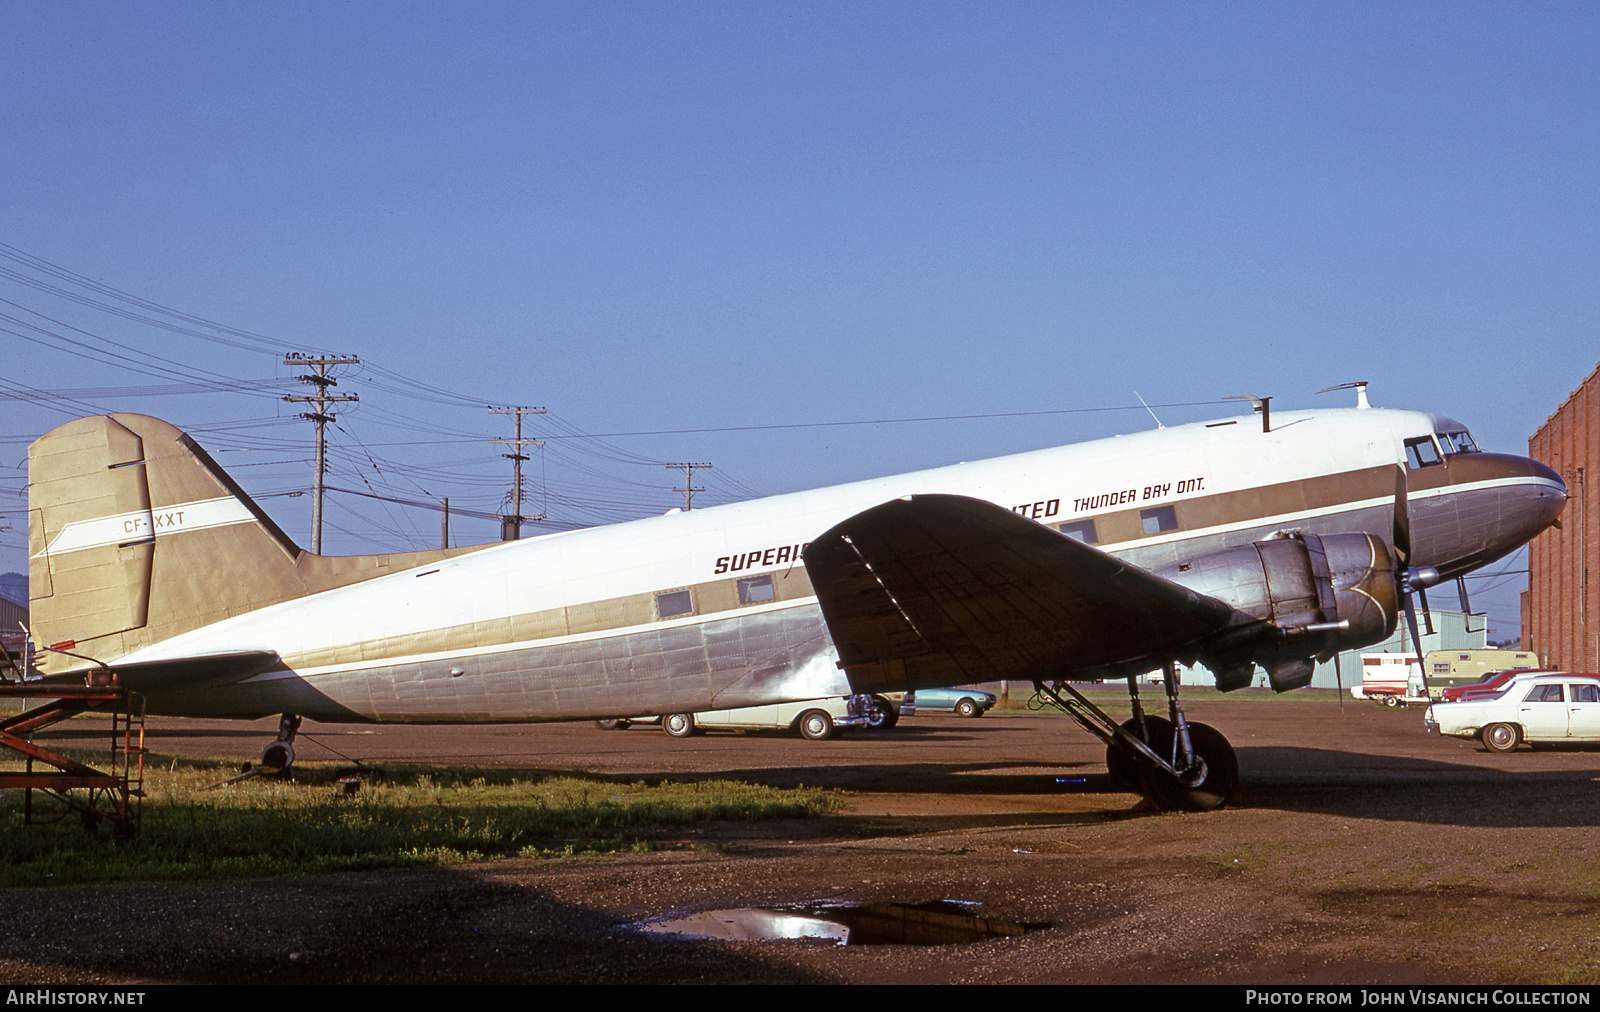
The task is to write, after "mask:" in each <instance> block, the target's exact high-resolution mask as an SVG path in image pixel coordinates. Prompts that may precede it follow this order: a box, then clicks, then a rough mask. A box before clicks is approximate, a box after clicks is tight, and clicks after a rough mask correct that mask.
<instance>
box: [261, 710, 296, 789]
mask: <svg viewBox="0 0 1600 1012" xmlns="http://www.w3.org/2000/svg"><path fill="white" fill-rule="evenodd" d="M298 730H300V718H299V717H297V716H295V715H294V714H292V713H286V714H284V715H283V716H282V717H279V718H278V738H277V740H276V741H274V742H273V743H272V744H270V745H268V746H267V747H266V748H264V749H262V750H261V765H262V766H264V767H266V768H267V769H268V770H272V771H274V772H276V773H278V774H279V775H282V774H284V773H287V772H289V767H290V766H293V765H294V735H295V732H296V731H298Z"/></svg>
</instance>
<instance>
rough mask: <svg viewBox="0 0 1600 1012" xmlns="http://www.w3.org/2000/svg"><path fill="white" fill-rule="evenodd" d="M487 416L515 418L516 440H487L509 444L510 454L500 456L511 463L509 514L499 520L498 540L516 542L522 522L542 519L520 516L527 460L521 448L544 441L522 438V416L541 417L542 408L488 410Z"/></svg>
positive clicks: (520, 535) (542, 443) (541, 518)
mask: <svg viewBox="0 0 1600 1012" xmlns="http://www.w3.org/2000/svg"><path fill="white" fill-rule="evenodd" d="M489 414H491V415H516V416H517V438H515V439H491V440H489V442H491V443H510V444H511V446H512V452H511V453H502V454H501V455H500V456H502V457H504V458H506V459H507V460H509V461H511V513H510V514H509V515H507V516H504V517H501V518H500V540H501V541H517V540H519V539H520V538H521V537H522V521H524V520H543V519H544V514H543V513H540V514H539V515H538V516H536V517H525V516H523V515H522V462H523V461H524V460H527V459H528V457H527V455H526V454H524V453H523V452H522V448H523V447H524V446H543V445H544V440H542V439H523V438H522V416H523V415H542V414H544V408H490V409H489Z"/></svg>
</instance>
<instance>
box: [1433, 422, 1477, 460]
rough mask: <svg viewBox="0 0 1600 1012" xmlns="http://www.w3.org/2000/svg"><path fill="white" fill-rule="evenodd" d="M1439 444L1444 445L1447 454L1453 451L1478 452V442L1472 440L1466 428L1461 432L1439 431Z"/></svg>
mask: <svg viewBox="0 0 1600 1012" xmlns="http://www.w3.org/2000/svg"><path fill="white" fill-rule="evenodd" d="M1439 445H1440V446H1442V447H1444V452H1445V456H1449V455H1450V454H1452V453H1477V452H1478V444H1477V443H1474V442H1473V441H1472V436H1470V435H1468V433H1467V431H1466V430H1465V429H1462V430H1461V431H1460V432H1441V433H1439Z"/></svg>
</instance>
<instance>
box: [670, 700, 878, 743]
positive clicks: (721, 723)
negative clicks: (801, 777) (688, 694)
mask: <svg viewBox="0 0 1600 1012" xmlns="http://www.w3.org/2000/svg"><path fill="white" fill-rule="evenodd" d="M868 705H869V701H868V697H866V696H842V697H840V696H835V697H833V698H830V699H808V700H804V701H802V702H798V703H769V704H766V705H764V706H745V707H740V708H739V709H737V710H706V711H705V712H703V713H666V714H662V716H661V729H662V730H663V731H665V732H667V733H668V734H670V735H672V736H673V737H674V738H687V737H688V736H689V735H691V734H696V733H698V732H700V731H709V730H723V729H726V730H729V731H733V730H740V731H758V730H763V729H771V728H789V729H790V730H793V731H798V732H800V736H801V737H803V738H810V739H811V740H812V741H827V740H828V739H829V738H832V737H833V736H834V735H836V734H838V733H839V731H840V730H842V729H844V728H847V727H866V726H867V708H868Z"/></svg>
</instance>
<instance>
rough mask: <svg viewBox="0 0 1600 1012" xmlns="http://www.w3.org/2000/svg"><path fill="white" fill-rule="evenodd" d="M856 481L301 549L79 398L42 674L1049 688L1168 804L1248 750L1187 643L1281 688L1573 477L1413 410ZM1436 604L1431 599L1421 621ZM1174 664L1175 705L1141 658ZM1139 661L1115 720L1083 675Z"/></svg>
mask: <svg viewBox="0 0 1600 1012" xmlns="http://www.w3.org/2000/svg"><path fill="white" fill-rule="evenodd" d="M1264 409H1265V405H1260V406H1259V407H1258V413H1257V415H1256V416H1254V417H1251V416H1244V417H1234V418H1226V419H1223V420H1220V421H1215V422H1207V423H1202V424H1194V425H1183V426H1174V427H1172V428H1164V429H1157V430H1155V431H1147V432H1141V433H1138V434H1136V435H1127V436H1119V437H1116V438H1112V439H1102V440H1097V441H1094V442H1089V443H1082V444H1078V445H1075V446H1065V447H1060V448H1057V449H1050V450H1040V451H1036V452H1032V453H1023V454H1018V455H1016V456H1010V457H1002V458H998V459H995V460H988V461H981V462H977V463H968V464H957V465H953V466H949V467H943V468H937V469H934V470H930V471H920V472H916V473H913V474H905V475H899V476H896V477H892V478H883V479H879V480H875V481H862V482H856V483H853V484H848V485H841V486H838V487H834V488H826V489H819V490H816V491H811V492H800V493H794V494H790V495H781V496H774V497H772V498H768V499H760V500H755V501H752V502H746V503H738V504H734V505H728V506H717V507H713V508H710V509H703V510H695V511H693V512H685V513H676V512H675V513H671V514H668V515H665V516H659V517H652V518H649V519H644V520H636V521H632V522H629V523H623V524H617V525H614V526H609V527H598V528H591V529H586V530H578V531H571V532H566V533H558V534H548V535H544V536H541V537H536V538H531V539H528V540H525V541H517V542H510V543H504V544H495V545H489V546H478V547H476V548H463V549H451V550H442V551H429V552H412V553H405V554H396V555H373V556H355V557H323V556H316V555H311V554H310V553H308V552H305V551H303V550H301V549H300V548H298V547H297V546H296V545H295V544H294V543H293V542H292V541H291V540H290V539H289V538H288V537H287V536H286V535H285V534H284V533H283V531H281V530H280V529H279V528H278V526H277V525H276V524H274V523H273V522H272V520H271V519H270V518H268V517H267V515H266V514H265V513H264V512H262V510H261V509H260V508H259V507H258V506H257V505H256V504H255V503H254V502H252V501H251V500H250V498H249V497H248V496H247V495H246V494H245V493H244V492H243V491H242V490H241V489H240V488H239V486H238V485H237V484H235V483H234V482H233V480H232V479H230V478H229V477H228V476H227V475H226V474H225V473H224V472H223V471H222V469H221V468H219V467H218V466H217V465H216V464H215V463H214V462H213V461H212V459H211V458H210V456H208V455H207V454H206V452H205V451H204V450H202V449H201V448H200V447H199V445H197V444H196V443H195V442H194V441H193V440H192V439H190V438H189V437H188V436H187V435H185V434H184V433H182V432H180V431H179V430H177V429H176V428H174V427H173V426H171V425H169V424H167V423H165V422H162V421H159V420H157V419H155V418H150V417H148V416H144V415H131V414H116V415H96V416H93V417H88V418H81V419H78V420H77V421H74V422H69V423H67V424H65V425H62V426H60V427H59V428H57V429H55V430H53V431H52V432H50V433H48V434H47V435H45V436H43V437H41V438H40V439H39V440H38V441H36V442H35V443H34V444H33V445H32V447H31V448H30V450H29V504H28V505H29V545H30V555H31V571H30V587H31V593H32V597H33V600H32V622H33V633H34V635H35V639H36V642H38V643H41V644H51V645H52V646H53V650H52V651H51V652H48V653H47V654H46V655H45V656H46V660H45V662H44V664H43V670H44V671H45V673H46V675H47V677H52V678H58V679H82V678H84V677H86V676H88V677H91V678H94V677H97V676H98V677H100V678H104V677H106V676H107V675H108V674H109V675H110V676H113V677H115V678H116V679H118V680H119V681H120V682H121V683H122V684H124V685H126V686H128V687H130V688H132V689H135V690H137V691H138V692H140V693H142V694H143V696H144V697H145V700H146V708H147V711H148V712H151V713H162V714H179V715H182V714H188V715H204V716H213V717H236V718H257V717H261V716H265V715H269V714H282V715H283V720H282V722H281V724H280V727H281V730H280V734H279V740H278V741H277V742H276V743H274V745H272V746H269V748H268V750H267V753H265V754H264V760H265V761H266V762H267V763H268V764H276V765H279V766H281V765H285V764H287V762H289V761H291V760H292V757H293V752H292V749H291V748H290V743H291V742H292V740H293V737H294V732H295V729H296V728H297V727H298V725H299V721H300V718H301V717H310V718H312V719H314V720H324V721H393V722H412V723H456V722H462V723H465V722H521V721H557V720H579V719H592V718H614V717H630V716H638V715H646V714H660V713H676V712H680V711H682V712H693V711H699V710H712V709H724V708H731V707H739V706H749V705H753V704H758V703H766V702H779V701H788V700H798V699H812V698H819V697H823V696H838V695H845V694H850V693H876V692H886V691H895V690H908V689H915V688H917V687H933V686H943V685H952V684H960V683H968V682H979V681H990V680H995V679H1013V680H1023V681H1033V682H1035V683H1037V684H1038V685H1039V686H1040V687H1041V689H1042V690H1043V691H1045V692H1046V693H1047V694H1050V695H1052V696H1053V697H1054V698H1056V699H1057V700H1058V701H1059V702H1061V703H1063V705H1065V706H1066V707H1067V708H1068V709H1069V711H1070V712H1071V713H1072V714H1073V715H1074V716H1075V717H1076V718H1077V719H1078V721H1079V722H1080V723H1081V724H1083V725H1084V726H1085V727H1086V728H1088V729H1089V730H1090V731H1092V732H1093V733H1094V734H1096V735H1097V736H1099V737H1100V738H1102V739H1103V740H1104V741H1105V742H1106V744H1107V746H1108V749H1107V761H1108V765H1109V766H1110V768H1111V771H1112V773H1113V775H1114V776H1116V777H1118V778H1119V779H1122V780H1124V781H1126V782H1128V783H1130V785H1132V786H1134V787H1136V789H1138V790H1141V791H1142V792H1143V793H1144V794H1145V795H1146V796H1147V797H1149V798H1151V799H1152V800H1153V801H1155V802H1156V803H1157V804H1158V805H1161V806H1163V807H1174V808H1208V807H1215V806H1216V805H1219V804H1222V803H1224V802H1225V801H1226V799H1227V798H1228V796H1229V795H1230V794H1231V793H1232V792H1233V790H1234V786H1235V783H1236V779H1237V765H1236V763H1235V759H1234V754H1233V749H1232V748H1231V747H1230V746H1229V744H1228V742H1227V741H1226V739H1224V738H1223V737H1222V735H1220V734H1219V733H1217V732H1216V731H1215V730H1214V729H1211V728H1209V727H1207V726H1206V725H1203V724H1197V723H1192V722H1189V721H1187V720H1185V719H1184V717H1183V712H1182V708H1181V706H1180V705H1179V704H1178V698H1177V684H1176V681H1177V680H1176V678H1175V677H1171V675H1172V673H1173V671H1174V670H1175V669H1174V667H1173V666H1174V665H1175V664H1176V663H1178V662H1184V663H1201V664H1204V665H1206V666H1207V667H1208V668H1210V669H1211V670H1212V671H1213V672H1214V673H1215V674H1216V677H1217V683H1218V686H1219V687H1220V688H1222V689H1223V690H1225V691H1226V690H1229V689H1234V688H1239V687H1241V686H1243V685H1247V684H1249V682H1250V680H1251V678H1252V676H1253V673H1254V671H1255V665H1258V664H1259V665H1260V666H1261V667H1263V668H1264V669H1265V670H1266V671H1267V673H1268V677H1269V679H1270V681H1271V683H1272V685H1273V687H1274V688H1276V689H1278V690H1280V691H1283V690H1287V689H1291V688H1298V687H1300V686H1303V685H1306V684H1307V683H1308V682H1309V681H1310V678H1311V670H1312V662H1313V661H1314V660H1315V659H1317V658H1326V657H1328V656H1330V655H1332V654H1333V653H1334V652H1336V651H1338V650H1341V649H1351V648H1354V647H1358V646H1363V645H1366V644H1369V643H1373V642H1376V641H1378V640H1380V639H1383V638H1384V637H1386V636H1388V635H1390V634H1391V633H1392V632H1393V630H1394V628H1395V623H1396V621H1397V618H1398V615H1399V613H1400V612H1401V611H1402V610H1405V609H1407V608H1408V606H1409V603H1410V597H1409V594H1410V592H1411V591H1412V590H1414V589H1420V588H1422V587H1425V586H1428V585H1431V584H1433V583H1436V582H1438V581H1439V580H1441V579H1447V578H1454V577H1457V576H1459V575H1461V574H1463V573H1466V572H1469V571H1471V570H1473V569H1476V568H1478V567H1480V566H1482V565H1484V564H1486V563H1488V562H1491V561H1493V560H1495V559H1498V558H1500V557H1502V556H1504V555H1506V554H1507V553H1509V552H1511V551H1513V550H1515V549H1516V548H1517V547H1519V546H1521V545H1522V544H1524V543H1526V542H1527V541H1528V540H1529V539H1531V538H1532V537H1534V536H1535V535H1536V534H1538V533H1539V532H1540V531H1541V530H1543V529H1544V528H1545V527H1547V526H1549V525H1550V524H1551V523H1553V522H1555V520H1556V518H1557V517H1558V516H1559V514H1560V512H1561V509H1562V507H1563V505H1565V502H1566V487H1565V485H1564V484H1563V483H1562V481H1561V479H1560V478H1559V477H1558V476H1557V475H1556V474H1555V473H1554V472H1553V471H1551V470H1550V469H1549V468H1547V467H1545V466H1544V465H1542V464H1539V463H1537V462H1535V461H1532V460H1529V459H1526V458H1523V457H1517V456H1510V455H1504V454H1495V453H1483V452H1479V451H1478V449H1477V448H1476V446H1475V445H1474V444H1473V441H1472V439H1471V437H1470V436H1469V435H1468V434H1467V430H1466V427H1465V426H1463V425H1461V424H1460V423H1458V422H1455V421H1453V420H1451V419H1448V418H1444V417H1440V416H1438V415H1431V414H1427V413H1425V412H1421V411H1398V410H1382V409H1375V408H1369V407H1367V406H1366V404H1365V397H1364V395H1363V396H1362V398H1361V406H1360V407H1357V408H1352V409H1329V410H1319V411H1299V412H1287V413H1284V412H1280V413H1274V414H1271V415H1270V417H1269V416H1268V415H1267V414H1266V412H1265V410H1264ZM1412 621H1413V628H1414V624H1415V623H1414V618H1413V620H1412ZM1162 667H1166V668H1167V669H1168V673H1169V677H1168V678H1167V680H1166V682H1167V689H1166V692H1167V711H1168V715H1167V716H1166V717H1157V716H1155V715H1149V716H1146V715H1144V713H1143V712H1142V710H1141V709H1140V708H1139V706H1138V697H1137V693H1136V689H1135V688H1134V686H1135V684H1136V682H1135V677H1134V676H1136V675H1138V674H1141V673H1144V672H1147V671H1151V670H1154V669H1157V668H1162ZM1106 678H1126V679H1127V680H1128V684H1129V688H1130V691H1131V692H1133V693H1134V706H1135V709H1134V712H1135V716H1134V718H1133V719H1131V720H1129V721H1126V722H1124V723H1123V724H1120V725H1119V724H1118V723H1117V722H1116V721H1114V720H1112V719H1111V718H1110V717H1108V716H1107V715H1106V714H1104V713H1103V712H1102V711H1100V710H1099V709H1098V708H1096V707H1094V706H1093V705H1092V704H1091V703H1090V702H1089V701H1088V700H1087V699H1085V698H1083V697H1082V696H1081V695H1079V694H1077V693H1076V692H1075V691H1074V690H1073V689H1072V688H1071V686H1069V685H1067V684H1066V683H1067V681H1068V680H1075V681H1081V680H1085V679H1106Z"/></svg>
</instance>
